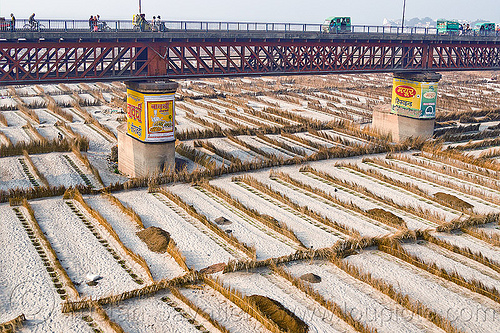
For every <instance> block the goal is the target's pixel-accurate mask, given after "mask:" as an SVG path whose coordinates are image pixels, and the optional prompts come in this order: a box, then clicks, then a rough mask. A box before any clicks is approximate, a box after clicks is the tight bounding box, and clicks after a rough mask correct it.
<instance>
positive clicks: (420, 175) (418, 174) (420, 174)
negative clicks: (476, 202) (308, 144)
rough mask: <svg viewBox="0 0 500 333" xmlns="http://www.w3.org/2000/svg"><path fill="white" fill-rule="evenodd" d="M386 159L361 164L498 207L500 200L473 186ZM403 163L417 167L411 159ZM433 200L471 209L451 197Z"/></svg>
mask: <svg viewBox="0 0 500 333" xmlns="http://www.w3.org/2000/svg"><path fill="white" fill-rule="evenodd" d="M387 158H388V161H387V160H382V159H379V158H373V159H372V158H365V159H363V163H368V164H373V165H376V166H380V167H382V168H387V169H389V170H393V171H396V172H398V173H401V174H405V175H410V176H412V177H415V178H416V179H421V180H424V181H426V182H430V183H433V184H437V185H440V186H443V187H448V188H450V189H452V190H455V191H457V192H461V193H465V194H469V195H472V196H476V197H478V198H480V199H483V200H485V201H489V202H491V203H494V204H496V205H500V199H498V198H495V197H493V196H492V195H487V194H485V193H484V192H483V191H480V190H478V189H477V188H476V187H474V186H463V185H459V184H457V182H455V181H452V180H447V179H446V178H445V177H440V176H439V173H438V174H436V175H435V176H431V175H429V173H427V172H425V171H420V170H416V169H415V168H412V169H409V168H404V167H401V166H399V165H397V164H396V163H393V162H391V161H390V158H391V157H390V156H388V157H387ZM397 160H401V159H399V158H398V159H397ZM404 163H408V164H410V165H418V164H416V163H415V159H411V158H408V159H407V160H406V161H404ZM434 198H435V199H436V200H438V202H440V203H441V202H448V201H449V204H450V206H453V207H455V209H457V210H460V211H468V210H470V209H472V208H473V206H472V205H471V204H468V203H467V202H465V201H463V200H460V199H459V200H460V201H457V200H456V199H458V198H456V197H454V198H455V199H453V198H451V197H449V198H443V199H444V200H443V199H441V198H439V196H436V195H434ZM450 199H452V200H450Z"/></svg>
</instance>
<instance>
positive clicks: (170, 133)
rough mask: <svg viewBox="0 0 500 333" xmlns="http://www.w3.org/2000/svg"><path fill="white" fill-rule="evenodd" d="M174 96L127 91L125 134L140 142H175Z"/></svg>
mask: <svg viewBox="0 0 500 333" xmlns="http://www.w3.org/2000/svg"><path fill="white" fill-rule="evenodd" d="M174 117H175V95H174V94H173V93H171V94H143V93H140V92H137V91H135V90H131V89H127V133H128V135H130V136H132V137H133V138H136V139H137V140H140V141H142V142H167V141H173V140H175V133H174V129H175V121H174Z"/></svg>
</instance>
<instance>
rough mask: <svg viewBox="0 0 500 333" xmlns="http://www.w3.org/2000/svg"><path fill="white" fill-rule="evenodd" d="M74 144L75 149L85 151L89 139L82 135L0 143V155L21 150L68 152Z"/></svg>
mask: <svg viewBox="0 0 500 333" xmlns="http://www.w3.org/2000/svg"><path fill="white" fill-rule="evenodd" d="M73 146H76V147H77V149H80V150H83V151H87V150H88V148H89V140H88V139H87V138H84V137H80V138H75V139H72V140H69V139H67V138H63V139H62V140H58V139H53V140H45V141H38V140H33V141H30V142H24V141H19V142H17V143H16V144H9V145H3V144H2V145H0V157H6V156H16V155H22V154H23V150H26V151H27V152H28V153H30V154H43V153H52V152H68V151H71V150H72V149H73Z"/></svg>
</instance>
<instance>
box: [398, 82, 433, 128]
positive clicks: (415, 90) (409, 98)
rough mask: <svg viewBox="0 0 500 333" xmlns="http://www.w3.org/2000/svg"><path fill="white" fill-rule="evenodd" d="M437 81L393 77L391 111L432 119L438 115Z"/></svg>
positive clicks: (412, 116) (402, 114)
mask: <svg viewBox="0 0 500 333" xmlns="http://www.w3.org/2000/svg"><path fill="white" fill-rule="evenodd" d="M437 88H438V84H437V82H418V81H411V80H403V79H397V78H394V79H393V83H392V103H391V113H395V114H398V115H401V116H406V117H411V118H419V119H432V118H435V117H436V99H437Z"/></svg>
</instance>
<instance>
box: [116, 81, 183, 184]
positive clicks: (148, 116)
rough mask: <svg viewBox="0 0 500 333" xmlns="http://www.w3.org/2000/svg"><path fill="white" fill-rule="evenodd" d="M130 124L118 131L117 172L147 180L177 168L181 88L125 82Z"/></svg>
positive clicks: (153, 83) (162, 84)
mask: <svg viewBox="0 0 500 333" xmlns="http://www.w3.org/2000/svg"><path fill="white" fill-rule="evenodd" d="M125 84H126V86H127V124H123V125H120V126H119V127H118V129H117V130H118V170H119V171H120V172H121V173H123V174H125V175H127V176H129V177H145V176H148V175H151V174H153V173H158V172H162V171H166V170H169V169H170V170H174V168H175V98H174V94H175V91H176V90H177V86H178V84H177V83H176V82H172V81H165V82H163V81H162V82H125Z"/></svg>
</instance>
